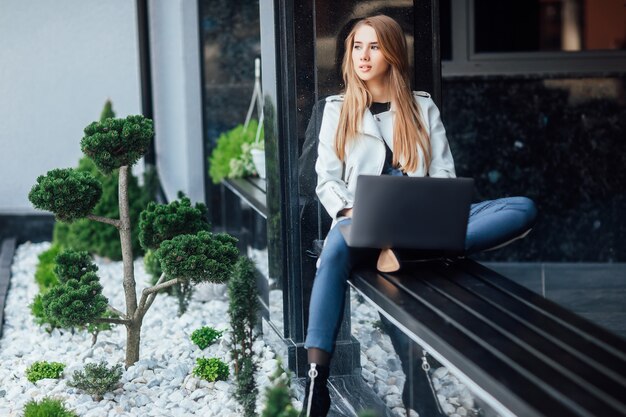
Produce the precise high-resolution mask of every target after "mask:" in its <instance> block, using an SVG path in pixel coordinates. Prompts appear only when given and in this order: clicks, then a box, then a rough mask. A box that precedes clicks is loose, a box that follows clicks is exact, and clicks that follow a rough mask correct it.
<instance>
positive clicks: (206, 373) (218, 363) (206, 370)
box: [193, 358, 230, 382]
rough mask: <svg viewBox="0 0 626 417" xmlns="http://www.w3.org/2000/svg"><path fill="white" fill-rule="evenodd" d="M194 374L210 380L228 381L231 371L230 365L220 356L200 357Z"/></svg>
mask: <svg viewBox="0 0 626 417" xmlns="http://www.w3.org/2000/svg"><path fill="white" fill-rule="evenodd" d="M193 374H194V375H195V376H197V377H200V378H202V379H206V380H207V381H209V382H213V381H226V380H227V379H228V376H229V375H230V372H229V370H228V365H226V364H225V363H224V362H223V361H222V360H220V359H218V358H198V359H196V366H195V367H194V368H193Z"/></svg>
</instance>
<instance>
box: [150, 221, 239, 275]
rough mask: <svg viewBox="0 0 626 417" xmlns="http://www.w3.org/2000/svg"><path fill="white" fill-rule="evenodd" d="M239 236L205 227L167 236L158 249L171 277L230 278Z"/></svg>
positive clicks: (165, 270) (159, 256) (237, 252)
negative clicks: (205, 229) (188, 233)
mask: <svg viewBox="0 0 626 417" xmlns="http://www.w3.org/2000/svg"><path fill="white" fill-rule="evenodd" d="M236 242H237V239H235V238H234V237H232V236H230V235H229V234H226V233H218V234H213V233H210V232H206V231H201V232H198V233H196V234H195V235H180V236H176V237H175V238H173V239H171V240H166V241H165V242H163V243H162V244H161V247H160V248H159V249H158V250H157V252H156V256H157V257H158V258H159V259H160V260H161V268H163V271H164V272H165V274H166V275H167V276H168V277H172V278H180V279H182V280H185V281H191V282H193V283H201V282H213V283H222V282H225V281H227V280H228V278H229V277H230V274H231V271H232V268H233V266H234V265H235V262H237V257H238V254H239V251H238V250H237V248H236V247H235V243H236Z"/></svg>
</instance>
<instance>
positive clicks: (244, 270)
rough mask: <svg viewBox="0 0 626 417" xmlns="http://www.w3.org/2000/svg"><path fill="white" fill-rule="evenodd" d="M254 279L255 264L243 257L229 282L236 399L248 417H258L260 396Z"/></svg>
mask: <svg viewBox="0 0 626 417" xmlns="http://www.w3.org/2000/svg"><path fill="white" fill-rule="evenodd" d="M255 278H256V272H255V268H254V263H253V262H252V261H251V260H250V259H248V258H246V257H241V258H239V261H238V262H237V264H236V265H235V268H234V270H233V274H232V276H231V278H230V280H229V281H228V298H229V300H230V302H229V305H228V315H229V317H230V325H231V327H232V332H231V349H230V352H231V356H232V358H233V360H234V362H235V379H236V381H237V387H236V390H235V398H236V399H237V401H238V402H239V403H240V404H241V405H242V406H243V408H244V415H245V416H246V417H249V416H253V415H255V413H254V405H255V404H256V398H257V394H258V389H257V387H256V383H255V381H254V373H255V372H256V368H257V367H256V363H255V362H254V357H253V351H252V344H253V343H254V340H255V339H256V334H255V332H254V328H255V326H256V323H257V320H258V315H257V313H258V310H259V301H258V294H257V288H256V279H255Z"/></svg>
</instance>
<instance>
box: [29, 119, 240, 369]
mask: <svg viewBox="0 0 626 417" xmlns="http://www.w3.org/2000/svg"><path fill="white" fill-rule="evenodd" d="M84 132H85V136H84V137H83V139H82V140H81V150H82V151H83V153H84V154H85V155H86V156H87V157H89V158H90V159H91V160H92V161H93V163H94V164H95V165H96V167H97V168H98V170H99V171H100V173H102V174H103V175H111V174H115V175H117V176H118V186H119V188H118V195H119V201H118V209H119V218H111V217H106V216H101V215H97V214H94V207H95V206H96V204H97V203H98V201H99V199H100V197H101V196H102V185H101V183H100V182H99V181H98V179H96V178H95V177H94V176H93V175H92V174H91V173H89V172H84V171H79V170H76V169H72V168H66V169H53V170H51V171H49V172H48V173H47V174H45V175H41V176H39V177H38V178H37V183H36V184H35V185H34V186H33V187H32V189H31V191H30V193H29V195H28V197H29V200H30V201H31V203H32V204H33V205H34V206H35V207H36V208H39V209H42V210H47V211H51V212H52V213H54V215H55V217H56V219H57V220H60V221H64V222H68V223H72V222H74V221H77V220H79V219H85V218H86V219H89V220H91V221H95V222H100V223H103V224H106V225H108V226H112V227H113V228H115V229H116V230H117V231H118V233H119V241H120V247H121V254H122V262H123V277H122V285H123V288H124V295H125V304H126V311H125V312H122V311H121V310H119V309H117V308H115V307H114V306H111V305H109V304H108V300H107V299H106V298H105V297H104V296H103V295H102V286H101V284H100V282H99V278H98V275H97V273H96V272H94V271H91V270H81V271H79V273H77V275H73V276H71V277H70V278H68V279H67V280H66V281H64V282H62V283H61V284H59V285H58V286H56V287H53V288H52V289H51V290H50V291H49V292H48V294H46V295H45V296H44V297H43V299H42V304H43V308H44V310H45V313H46V314H47V315H48V316H49V317H51V318H52V319H54V320H56V321H57V322H59V323H61V325H63V326H79V325H87V324H89V323H91V324H97V323H114V324H123V325H124V326H126V330H127V331H126V358H125V365H126V367H129V366H131V365H132V364H134V363H135V362H137V361H138V360H139V345H140V335H141V326H142V322H143V318H144V316H145V314H146V313H147V312H148V310H149V308H150V306H151V305H152V303H153V302H154V300H155V298H156V295H157V293H158V292H159V291H160V290H162V289H165V288H168V287H171V286H173V285H176V284H179V283H185V284H187V283H189V284H197V283H202V282H215V283H221V282H225V281H226V280H227V279H228V277H229V276H230V273H231V270H232V268H233V266H234V264H235V263H236V261H237V258H238V251H237V248H236V247H235V242H236V239H235V238H233V237H232V236H230V235H228V234H213V233H211V232H209V231H207V230H204V229H205V228H204V226H201V227H200V228H201V229H202V230H197V229H198V224H199V223H197V222H196V223H194V226H193V227H191V228H189V229H187V228H180V229H177V228H176V227H174V226H176V225H178V224H179V223H177V222H171V223H169V226H168V227H165V228H164V229H163V230H165V231H167V233H165V232H163V231H161V230H160V229H158V228H155V227H154V226H155V225H154V223H153V222H157V223H158V221H159V220H158V219H159V216H155V217H154V219H153V220H146V219H149V218H150V215H149V214H150V213H155V212H157V211H159V210H157V206H156V205H153V206H151V208H150V206H149V209H148V210H147V211H146V212H144V213H147V214H146V215H145V216H144V217H143V219H144V221H140V229H141V230H140V233H139V234H140V236H143V239H144V243H145V242H150V244H149V246H150V247H151V248H154V247H155V245H158V249H156V251H155V256H157V258H158V259H159V262H160V264H161V269H162V270H163V273H162V274H161V277H160V278H159V280H157V282H156V284H155V285H153V286H150V287H148V288H144V289H143V290H142V292H141V294H140V296H139V298H138V293H137V289H136V282H135V274H134V265H133V244H132V235H131V230H132V223H131V216H130V201H129V171H130V168H131V167H132V165H133V164H135V163H136V162H137V161H138V160H139V159H140V158H141V157H142V156H143V154H144V153H145V152H146V150H147V148H148V144H149V142H150V140H152V136H153V134H154V132H153V128H152V121H151V120H150V119H146V118H145V117H143V116H128V117H126V118H123V119H114V118H106V119H104V120H103V121H99V122H93V123H91V124H90V125H88V126H87V127H86V128H85V130H84ZM182 206H183V205H182V204H178V207H179V208H180V207H182ZM165 207H169V208H171V207H173V206H172V204H170V205H165ZM162 209H163V210H164V211H167V210H166V209H165V208H163V207H162ZM174 211H175V212H176V213H178V209H176V210H174ZM140 217H141V216H140ZM174 217H176V216H174ZM162 218H165V219H168V218H170V217H169V216H168V215H165V216H164V217H162ZM166 223H167V222H166ZM170 226H171V227H170ZM78 275H80V276H78ZM61 281H63V280H61ZM105 312H108V313H109V314H105Z"/></svg>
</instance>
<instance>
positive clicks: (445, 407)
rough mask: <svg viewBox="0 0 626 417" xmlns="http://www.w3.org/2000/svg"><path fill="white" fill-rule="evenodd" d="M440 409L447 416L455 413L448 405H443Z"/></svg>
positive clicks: (452, 407) (450, 405)
mask: <svg viewBox="0 0 626 417" xmlns="http://www.w3.org/2000/svg"><path fill="white" fill-rule="evenodd" d="M441 408H442V409H443V412H444V413H446V414H447V415H450V414H453V413H454V412H455V411H456V409H455V408H454V406H453V405H452V404H448V403H445V404H443V405H442V406H441Z"/></svg>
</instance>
